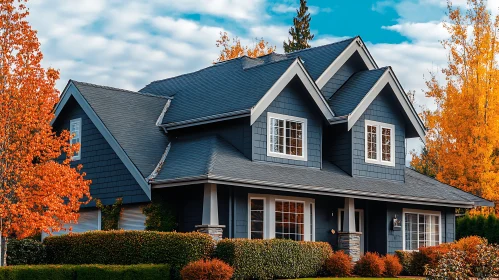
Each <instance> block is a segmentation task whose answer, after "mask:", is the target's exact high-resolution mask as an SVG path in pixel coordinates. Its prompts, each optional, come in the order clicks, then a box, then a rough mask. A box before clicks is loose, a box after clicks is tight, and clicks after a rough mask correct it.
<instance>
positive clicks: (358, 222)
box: [338, 208, 364, 255]
mask: <svg viewBox="0 0 499 280" xmlns="http://www.w3.org/2000/svg"><path fill="white" fill-rule="evenodd" d="M344 218H345V217H344V211H343V208H341V209H338V231H339V232H343V219H344ZM355 231H356V232H361V233H362V234H361V236H360V254H361V255H362V254H364V210H363V209H355Z"/></svg>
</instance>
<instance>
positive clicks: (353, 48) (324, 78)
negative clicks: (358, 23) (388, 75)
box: [315, 37, 378, 89]
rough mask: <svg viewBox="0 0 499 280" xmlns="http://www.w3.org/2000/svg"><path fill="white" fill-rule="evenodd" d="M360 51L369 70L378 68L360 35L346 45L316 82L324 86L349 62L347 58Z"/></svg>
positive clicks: (321, 86) (319, 85)
mask: <svg viewBox="0 0 499 280" xmlns="http://www.w3.org/2000/svg"><path fill="white" fill-rule="evenodd" d="M355 52H358V53H359V54H360V56H361V57H362V60H364V63H365V64H366V65H367V68H368V69H369V70H372V69H376V68H378V66H377V65H376V62H374V59H373V58H372V56H371V54H369V51H367V49H366V47H365V46H364V43H363V42H362V39H360V37H357V38H355V40H353V41H352V42H351V43H350V45H348V47H346V48H345V49H344V50H343V52H342V53H341V54H340V55H339V56H338V57H337V58H336V59H335V60H334V61H333V63H331V64H330V65H329V66H328V67H327V69H326V70H325V71H324V72H323V73H322V74H321V76H320V77H319V78H318V79H317V81H315V82H316V84H317V86H318V87H319V88H321V89H322V88H323V87H324V85H326V83H327V82H328V81H329V80H330V79H331V78H332V77H333V76H334V74H336V72H338V70H339V69H340V68H341V66H343V64H345V62H347V60H348V59H349V58H350V57H351V56H352V55H353V54H354V53H355Z"/></svg>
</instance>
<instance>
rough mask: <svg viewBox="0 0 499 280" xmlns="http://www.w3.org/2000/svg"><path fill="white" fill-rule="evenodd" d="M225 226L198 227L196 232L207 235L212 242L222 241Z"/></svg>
mask: <svg viewBox="0 0 499 280" xmlns="http://www.w3.org/2000/svg"><path fill="white" fill-rule="evenodd" d="M224 228H225V226H222V225H198V226H196V231H198V232H202V233H207V234H209V235H210V236H211V237H212V238H213V240H215V241H219V240H222V234H223V232H224Z"/></svg>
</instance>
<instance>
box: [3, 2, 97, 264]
mask: <svg viewBox="0 0 499 280" xmlns="http://www.w3.org/2000/svg"><path fill="white" fill-rule="evenodd" d="M25 3H26V1H19V0H0V230H1V237H2V239H1V240H2V253H3V254H2V258H1V260H2V261H3V263H4V264H5V257H6V253H7V250H6V249H7V248H6V244H7V242H6V241H7V238H9V237H16V238H23V237H27V236H30V235H33V234H35V233H37V232H40V231H47V232H48V229H49V228H52V229H53V230H59V229H61V228H62V227H63V224H64V223H68V222H72V221H76V220H77V218H78V213H77V212H78V210H79V208H80V205H81V204H82V201H84V200H86V199H87V198H89V184H90V181H87V180H85V179H84V175H85V174H84V173H81V172H80V171H79V170H80V168H81V167H78V168H76V169H75V168H72V167H71V166H70V157H69V156H71V155H72V154H73V153H74V152H75V151H76V148H78V147H77V146H70V145H69V140H70V135H69V132H67V131H64V132H62V133H60V135H57V134H55V133H54V132H53V130H52V127H51V124H50V122H51V120H52V119H53V118H54V112H53V109H54V106H55V104H56V103H57V101H58V99H59V93H58V91H57V90H56V89H55V82H56V80H57V79H58V78H59V73H58V71H56V70H54V69H48V70H45V69H44V68H42V67H41V65H40V62H41V60H42V58H43V55H42V53H41V51H40V44H39V42H38V38H37V35H36V31H34V30H33V29H32V28H31V26H30V25H29V24H28V22H27V20H26V17H27V15H28V10H27V8H26V6H25ZM64 155H67V156H68V157H66V156H64Z"/></svg>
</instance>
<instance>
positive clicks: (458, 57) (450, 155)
mask: <svg viewBox="0 0 499 280" xmlns="http://www.w3.org/2000/svg"><path fill="white" fill-rule="evenodd" d="M448 10H449V22H448V23H445V27H446V29H447V30H448V32H449V34H450V37H449V39H447V40H445V41H443V46H444V48H445V49H446V50H447V51H448V53H449V61H448V66H447V67H446V68H444V69H443V70H442V73H443V75H444V76H445V81H444V82H439V81H438V80H437V78H436V76H435V75H433V76H432V78H431V79H430V80H429V81H428V82H427V86H428V90H427V92H426V96H428V97H431V98H433V99H434V100H435V101H436V104H437V109H436V110H435V111H425V112H424V113H423V118H424V120H425V122H426V126H427V127H428V133H427V137H426V146H425V149H424V150H423V153H421V154H419V155H416V154H413V158H412V162H411V165H412V166H413V167H414V168H415V169H416V170H418V171H421V172H424V173H426V174H429V175H433V176H435V178H436V179H437V180H439V181H441V182H443V183H447V184H449V185H452V186H455V187H458V188H460V189H462V190H464V191H468V192H471V193H473V194H475V195H479V196H482V197H484V198H486V199H489V200H493V201H495V202H496V205H498V204H499V80H498V78H499V75H498V74H499V67H498V64H497V59H498V56H497V55H498V53H499V45H498V43H499V40H498V34H497V31H498V27H499V20H498V18H497V17H495V18H493V17H492V16H491V14H490V13H489V12H488V11H487V9H486V3H485V2H484V1H483V0H470V1H468V8H467V11H465V12H463V11H461V10H459V9H456V8H453V7H452V6H451V5H449V6H448ZM481 210H482V211H487V209H481ZM496 212H497V213H498V214H499V208H497V206H496Z"/></svg>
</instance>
